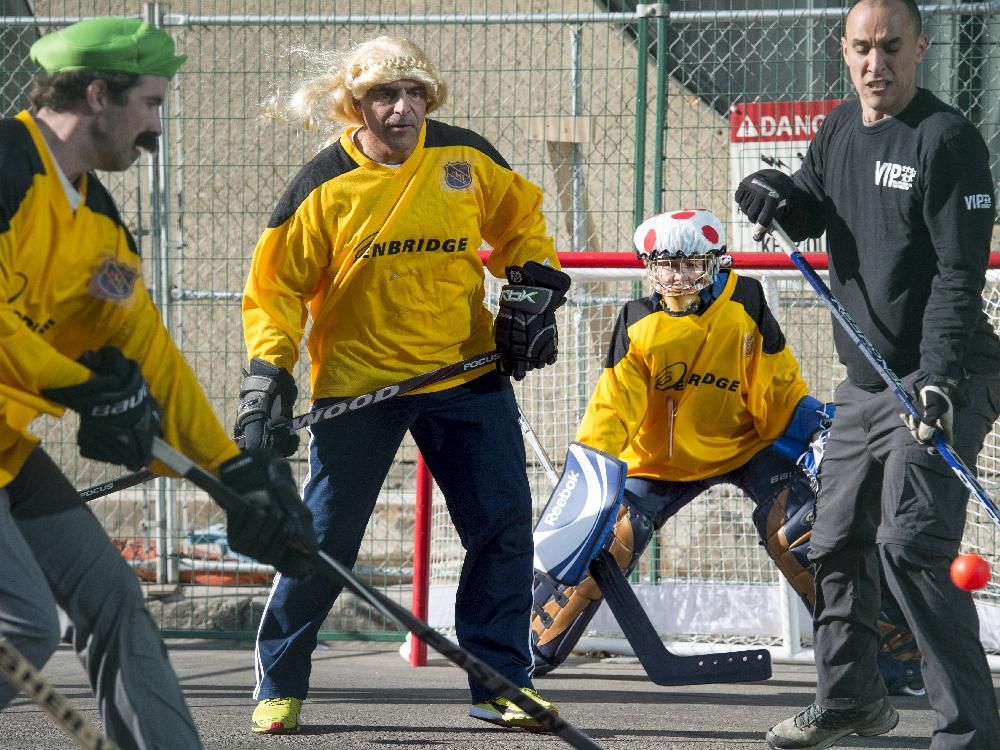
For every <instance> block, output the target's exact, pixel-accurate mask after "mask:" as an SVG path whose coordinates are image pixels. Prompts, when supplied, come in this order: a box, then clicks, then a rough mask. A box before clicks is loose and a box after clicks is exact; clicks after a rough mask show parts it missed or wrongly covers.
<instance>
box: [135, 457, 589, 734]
mask: <svg viewBox="0 0 1000 750" xmlns="http://www.w3.org/2000/svg"><path fill="white" fill-rule="evenodd" d="M153 457H154V458H155V459H156V460H158V461H160V462H161V463H163V464H164V465H165V466H168V467H169V468H170V469H172V470H173V471H175V472H177V473H178V474H180V475H181V476H182V477H184V478H185V479H188V480H189V481H191V482H192V483H194V484H195V485H197V486H198V487H200V488H201V489H203V490H204V491H205V492H207V493H208V494H209V495H210V496H211V497H212V499H214V500H215V501H216V502H217V503H218V504H219V505H220V506H222V508H224V509H225V508H227V507H233V505H235V504H237V503H241V502H242V501H241V500H240V499H239V498H238V497H237V496H236V495H235V493H233V491H232V490H231V489H229V488H228V487H227V486H226V485H224V484H223V483H222V482H221V481H220V480H218V479H217V478H216V477H215V476H214V475H212V474H211V473H209V472H207V471H205V470H204V469H203V468H201V467H200V466H198V465H197V464H195V463H194V462H193V461H191V460H190V459H189V458H187V457H186V456H184V455H183V454H181V453H179V452H178V451H176V450H174V449H173V448H171V447H170V446H169V445H167V443H165V442H164V441H163V440H161V439H160V438H156V439H155V440H154V441H153ZM302 554H303V555H304V556H306V557H308V558H309V559H310V561H311V562H312V564H313V565H314V566H315V567H316V570H317V571H318V572H319V573H321V574H322V575H324V576H326V577H327V578H329V579H330V580H332V581H334V582H336V583H337V584H339V585H342V586H346V587H347V588H348V589H350V590H351V591H352V592H354V593H355V594H356V595H357V596H358V597H360V598H361V599H363V600H364V601H365V602H367V603H368V605H369V606H371V607H372V608H374V609H375V610H377V611H378V612H380V613H381V614H383V615H384V616H386V617H388V618H389V619H390V620H392V621H394V622H395V623H397V624H398V625H399V626H400V627H403V628H405V629H406V630H408V631H410V632H411V633H412V634H413V635H415V636H416V637H417V638H419V639H420V640H422V641H423V642H424V643H426V644H427V645H428V646H430V647H431V648H433V649H434V650H435V651H437V652H438V653H440V654H441V655H442V656H444V657H445V658H446V659H448V661H450V662H452V663H453V664H455V665H456V666H458V667H460V668H461V669H463V670H465V672H467V673H468V674H469V675H470V676H471V677H472V678H473V679H474V680H476V681H477V682H479V683H480V684H481V685H482V686H483V687H484V688H486V689H487V690H488V691H489V692H491V693H493V694H495V695H502V696H503V697H504V698H506V699H507V700H508V701H510V702H511V703H513V704H514V705H516V706H517V707H518V708H520V709H522V710H523V711H524V712H525V713H526V714H528V715H529V716H530V717H531V718H533V719H535V720H536V721H537V722H538V723H539V724H540V725H541V726H542V727H543V728H544V729H545V730H546V731H547V732H549V733H551V734H555V735H558V736H559V737H561V738H562V739H563V740H565V741H566V743H567V744H569V745H570V746H571V747H575V748H577V750H602V748H601V746H600V745H598V744H597V743H596V742H595V741H594V740H593V739H591V738H590V737H588V736H587V735H585V734H584V733H583V732H581V731H580V730H579V729H577V728H576V727H575V726H573V725H572V724H570V723H569V722H567V721H566V720H565V719H562V718H560V717H559V716H558V715H557V714H555V713H553V712H551V711H549V710H548V709H546V708H544V707H543V706H541V705H540V704H538V703H536V702H535V701H534V700H533V699H531V698H529V697H528V696H527V695H525V694H524V693H522V692H521V690H520V688H518V687H517V686H516V685H515V684H514V683H513V682H511V681H510V680H509V679H507V678H506V677H504V676H503V675H502V674H500V673H499V672H497V671H496V670H495V669H493V667H491V666H489V665H488V664H486V663H485V662H484V661H482V660H480V659H479V658H478V657H476V656H475V655H474V654H472V653H470V652H468V651H466V650H465V649H464V648H462V647H461V646H457V645H455V644H454V643H452V642H451V641H449V640H448V639H447V638H445V637H444V636H443V635H441V634H440V633H438V632H437V631H436V630H434V629H433V628H432V627H431V626H430V625H428V624H427V623H426V622H424V621H423V620H421V619H420V618H418V617H415V616H414V615H413V614H412V613H410V612H409V611H408V610H406V609H404V608H403V607H401V606H400V605H399V604H397V603H396V602H394V601H392V600H391V599H389V598H388V597H387V596H385V595H384V594H382V593H381V592H379V591H377V590H376V589H373V588H371V587H370V586H368V585H367V584H365V583H363V582H362V581H361V580H359V579H358V578H356V577H355V576H354V573H352V572H351V570H350V569H349V568H348V567H346V566H345V565H343V564H341V563H340V562H338V561H337V560H335V559H333V558H332V557H330V556H329V555H328V554H326V553H325V552H323V551H321V550H318V551H312V550H302Z"/></svg>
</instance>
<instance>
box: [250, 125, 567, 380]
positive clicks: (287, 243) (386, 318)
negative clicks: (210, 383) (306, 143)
mask: <svg viewBox="0 0 1000 750" xmlns="http://www.w3.org/2000/svg"><path fill="white" fill-rule="evenodd" d="M356 130H357V128H349V129H348V130H347V131H346V132H345V133H344V134H343V135H342V136H341V137H340V139H339V140H338V141H337V142H336V143H334V144H332V145H331V146H329V147H328V148H326V149H324V150H323V151H321V152H320V153H319V154H318V155H317V156H316V157H315V158H313V159H312V161H310V162H309V163H308V164H307V165H306V166H305V167H304V168H303V169H302V170H301V171H300V172H299V174H298V175H297V176H296V177H295V178H294V179H293V180H292V182H291V183H290V185H289V187H288V189H287V190H286V192H285V194H284V196H283V197H282V198H281V200H280V202H279V203H278V206H277V208H276V209H275V211H274V213H273V215H272V216H271V219H270V221H269V223H268V226H267V228H266V229H265V230H264V232H263V234H262V235H261V237H260V240H259V241H258V243H257V247H256V250H255V251H254V256H253V261H252V263H251V268H250V275H249V278H248V279H247V283H246V289H245V292H244V297H243V326H244V336H245V338H246V345H247V353H248V355H249V357H250V358H251V359H252V358H254V357H259V358H261V359H263V360H265V361H267V362H270V363H272V364H275V365H278V366H279V367H283V368H284V369H286V370H288V371H291V370H292V368H293V367H294V365H295V362H296V361H297V359H298V354H299V344H300V342H301V339H302V336H303V333H304V330H305V324H306V320H307V316H311V318H312V327H311V329H310V332H309V336H308V341H307V348H308V351H309V357H310V361H311V384H312V397H313V399H317V398H323V397H328V396H351V395H356V394H359V393H363V392H366V391H369V390H372V389H374V388H378V387H381V386H384V385H389V384H392V383H397V382H399V381H402V380H405V379H407V378H410V377H413V376H415V375H418V374H421V373H425V372H428V371H430V370H434V369H436V368H438V367H441V366H444V365H448V364H452V363H454V362H458V361H460V360H463V359H465V358H467V357H472V356H474V355H476V354H481V353H484V352H488V351H491V350H492V349H494V348H495V344H494V342H493V318H492V315H491V314H490V312H489V310H487V308H486V307H484V305H483V300H484V297H485V288H484V272H483V262H482V261H481V260H480V257H479V254H478V252H477V251H478V250H479V248H480V245H481V243H482V241H483V240H486V241H487V242H489V243H490V245H492V247H493V252H492V253H491V254H490V257H489V260H488V261H487V267H488V268H489V270H490V271H491V272H492V273H493V274H494V275H495V276H498V277H503V272H504V268H505V267H506V266H508V265H523V264H524V263H525V262H527V261H529V260H535V261H538V262H540V263H541V262H544V261H546V260H547V261H548V262H549V264H550V265H551V266H553V267H554V268H558V267H559V265H558V260H557V258H556V254H555V249H554V247H553V243H552V239H551V237H549V236H548V235H547V234H546V231H545V220H544V217H543V216H542V212H541V201H542V195H541V191H540V189H539V188H538V187H537V186H535V185H533V184H532V183H530V182H528V181H527V180H525V179H524V178H522V177H521V176H519V175H518V174H517V173H516V172H514V171H512V170H511V169H510V167H509V166H508V164H507V162H506V161H504V159H503V157H501V156H500V154H499V153H497V151H496V150H495V149H494V148H493V147H492V146H491V145H490V144H489V142H487V141H486V140H485V139H484V138H482V137H481V136H479V135H477V134H476V133H474V132H472V131H470V130H466V129H463V128H458V127H454V126H451V125H446V124H444V123H441V122H437V121H435V120H425V122H424V124H423V126H422V128H421V131H420V135H419V138H418V141H417V146H416V149H415V150H414V152H413V153H412V154H411V155H410V156H409V158H407V159H406V161H405V162H403V163H402V164H400V165H398V166H395V167H391V166H385V165H381V164H377V163H375V162H373V161H371V160H370V159H368V158H367V157H366V156H365V155H364V154H363V153H362V152H361V151H360V150H359V149H358V148H357V146H356V145H355V143H354V140H353V134H354V132H355V131H356ZM483 372H484V371H483V370H479V371H473V372H470V373H467V374H464V375H461V376H458V377H456V378H452V379H450V380H447V381H444V382H442V383H438V384H435V385H432V386H429V387H426V388H424V389H423V391H417V392H429V391H437V390H443V389H445V388H450V387H453V386H455V385H457V384H459V383H462V382H465V381H468V380H472V379H473V378H476V377H478V376H481V375H482V374H483Z"/></svg>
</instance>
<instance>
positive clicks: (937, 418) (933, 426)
mask: <svg viewBox="0 0 1000 750" xmlns="http://www.w3.org/2000/svg"><path fill="white" fill-rule="evenodd" d="M918 383H920V381H918ZM956 385H957V383H956V382H955V380H954V379H952V378H947V377H943V376H939V375H928V376H926V377H925V378H924V379H923V382H922V383H920V384H919V385H915V386H914V388H915V390H916V399H915V401H914V404H915V406H916V407H917V409H918V410H919V411H920V412H921V417H920V419H917V418H916V417H914V416H912V415H911V414H900V415H899V416H900V418H901V419H902V420H903V422H904V423H905V424H906V426H907V427H908V428H909V430H910V434H911V435H913V439H914V440H916V441H917V442H918V443H920V444H921V445H933V444H934V435H935V434H937V433H938V432H940V433H941V435H942V437H944V439H945V440H946V441H947V442H948V443H951V442H952V440H953V438H954V433H953V431H952V427H953V424H954V420H955V408H954V405H953V404H952V391H953V390H954V388H955V386H956Z"/></svg>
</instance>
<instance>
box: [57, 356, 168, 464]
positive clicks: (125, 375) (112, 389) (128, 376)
mask: <svg viewBox="0 0 1000 750" xmlns="http://www.w3.org/2000/svg"><path fill="white" fill-rule="evenodd" d="M77 361H78V362H80V364H82V365H84V366H85V367H88V368H90V369H91V370H93V371H94V377H92V378H91V379H90V380H87V381H85V382H83V383H80V384H78V385H70V386H66V387H64V388H47V389H45V390H43V391H42V395H43V396H45V398H47V399H49V400H50V401H54V402H56V403H57V404H61V405H62V406H65V407H67V408H69V409H72V410H73V411H75V412H77V413H78V414H79V415H80V429H79V430H78V431H77V433H76V440H77V443H79V445H80V455H81V456H83V457H84V458H92V459H95V460H97V461H107V462H108V463H112V464H124V465H125V466H126V467H128V469H129V470H131V471H138V470H139V469H141V468H142V467H143V466H145V465H146V464H148V463H149V461H150V458H151V457H152V453H153V438H155V437H158V436H159V435H160V406H159V404H157V403H156V399H154V398H153V396H152V395H151V394H150V392H149V385H147V383H146V381H145V379H144V378H143V377H142V370H141V369H140V368H139V363H138V362H136V361H135V360H132V359H128V358H126V357H125V355H123V354H122V353H121V351H119V350H118V349H116V348H115V347H113V346H105V347H103V348H102V349H101V350H100V351H96V352H92V351H90V352H84V353H83V354H82V355H81V356H80V358H79V360H77Z"/></svg>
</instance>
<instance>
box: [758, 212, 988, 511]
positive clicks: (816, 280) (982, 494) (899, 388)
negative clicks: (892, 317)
mask: <svg viewBox="0 0 1000 750" xmlns="http://www.w3.org/2000/svg"><path fill="white" fill-rule="evenodd" d="M759 228H760V225H758V229H759ZM770 232H771V233H772V234H773V235H774V236H775V237H776V238H777V239H778V244H780V245H781V248H782V250H784V251H785V254H786V255H787V256H788V257H789V258H791V261H792V263H794V264H795V267H796V268H798V269H799V270H800V271H801V272H802V275H803V276H805V277H806V280H807V281H808V282H809V284H810V285H811V286H812V288H813V289H814V290H815V291H816V293H817V294H818V295H819V296H820V298H821V299H822V300H823V302H824V303H825V304H826V306H827V307H829V308H830V312H832V313H833V317H835V318H836V319H837V322H838V323H840V325H841V326H842V327H843V329H844V330H845V331H846V332H847V335H848V336H849V337H850V339H851V341H853V342H854V343H855V344H856V345H857V347H858V348H859V349H860V350H861V353H862V354H864V355H865V357H866V358H867V360H868V361H869V362H870V363H871V365H872V367H874V368H875V372H877V373H878V374H879V376H880V377H881V378H882V380H884V381H885V384H886V385H887V386H889V388H890V389H891V390H892V392H893V394H894V395H895V396H896V398H897V399H899V402H900V403H901V404H902V405H903V408H904V409H906V412H907V413H908V414H909V415H910V416H912V417H915V418H916V419H920V418H921V417H922V416H923V415H922V414H921V413H920V411H919V410H918V409H917V407H916V406H915V405H914V404H913V400H912V399H911V398H910V395H909V394H908V393H907V392H906V388H905V387H904V386H903V383H902V382H901V381H900V379H899V378H898V377H897V376H896V373H894V372H893V371H892V369H891V368H890V367H889V365H888V364H887V363H886V361H885V360H884V359H883V358H882V355H881V354H880V353H879V351H878V350H877V349H876V348H875V345H874V344H873V343H872V342H871V341H870V340H869V339H868V337H867V336H865V334H864V332H863V331H862V330H861V328H860V327H859V326H858V324H857V323H855V322H854V319H853V318H852V317H851V316H850V314H849V313H848V312H847V310H846V309H844V306H843V305H841V304H840V301H839V300H838V299H837V298H836V297H834V296H833V292H831V291H830V287H828V286H827V285H826V282H824V281H823V279H821V278H820V277H819V274H817V273H816V271H815V269H814V268H813V267H812V266H811V265H809V261H807V260H806V259H805V258H804V257H803V255H802V253H801V252H799V249H798V248H797V247H796V246H795V243H794V242H792V238H791V237H789V236H788V234H787V233H786V232H785V230H784V229H782V228H781V225H780V224H779V223H778V222H777V221H772V222H771V229H770ZM933 442H934V448H935V449H936V450H937V452H938V453H939V454H941V458H943V459H944V461H945V463H946V464H948V466H949V467H950V468H951V470H952V471H953V472H954V473H955V476H957V477H958V479H959V481H960V482H961V483H962V484H963V485H965V488H966V489H967V490H968V491H969V492H970V493H971V494H972V495H973V496H974V497H975V498H976V500H978V501H979V503H980V504H981V505H982V506H983V508H984V509H985V510H986V512H987V513H988V514H989V516H990V518H992V519H993V522H994V523H995V524H996V525H997V526H998V527H1000V509H997V506H996V505H995V504H994V503H993V501H992V500H991V499H990V497H989V495H987V494H986V491H985V490H984V489H983V488H982V486H981V485H980V484H979V482H978V481H977V480H976V477H975V475H974V474H973V473H972V471H971V470H970V469H969V467H968V466H966V465H965V462H964V461H962V459H961V457H960V456H959V455H958V454H957V453H955V451H954V449H953V448H952V447H951V445H949V444H948V441H947V440H946V439H945V437H944V435H942V434H941V431H940V430H937V431H936V432H935V433H934V437H933Z"/></svg>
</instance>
